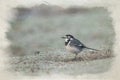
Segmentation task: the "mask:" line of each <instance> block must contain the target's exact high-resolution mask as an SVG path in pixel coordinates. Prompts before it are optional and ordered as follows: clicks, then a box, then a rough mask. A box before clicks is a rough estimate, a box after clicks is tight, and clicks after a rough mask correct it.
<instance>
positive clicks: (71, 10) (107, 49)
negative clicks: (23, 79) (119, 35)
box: [7, 4, 115, 75]
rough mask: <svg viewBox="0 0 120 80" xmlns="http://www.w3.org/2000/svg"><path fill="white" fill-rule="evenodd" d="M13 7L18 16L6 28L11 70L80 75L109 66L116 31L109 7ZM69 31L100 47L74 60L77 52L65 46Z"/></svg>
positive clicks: (88, 43) (29, 72)
mask: <svg viewBox="0 0 120 80" xmlns="http://www.w3.org/2000/svg"><path fill="white" fill-rule="evenodd" d="M13 11H14V12H15V18H14V19H13V20H12V21H10V24H11V28H10V29H9V31H8V32H7V38H8V39H9V40H10V41H11V45H10V46H9V50H10V51H11V56H12V57H11V59H10V60H9V61H10V66H11V67H9V70H10V71H14V72H23V73H25V74H32V75H33V74H35V75H36V73H39V74H44V73H45V74H50V73H55V74H56V73H57V74H58V73H62V74H69V75H80V74H84V73H92V74H96V73H101V72H105V71H107V70H109V68H110V65H111V62H112V61H113V59H112V58H111V54H112V52H111V50H112V46H113V43H114V38H115V32H114V29H113V27H112V19H111V18H110V16H109V15H110V13H109V12H108V11H107V9H105V8H103V7H94V8H88V7H80V6H71V7H68V8H63V7H61V6H57V5H46V4H41V5H36V6H33V7H30V8H26V7H22V6H19V7H16V8H14V9H13ZM66 34H71V35H73V36H75V37H76V38H77V39H79V40H80V41H81V42H83V43H84V44H85V45H86V46H88V47H91V48H95V49H98V50H100V51H99V52H97V53H96V52H89V51H88V52H83V53H84V54H80V55H79V56H80V57H82V58H83V59H84V61H80V60H79V61H71V59H73V58H74V54H69V52H67V51H66V50H65V46H64V40H63V39H61V37H62V36H64V35H66ZM39 52H40V53H39ZM79 56H78V57H79Z"/></svg>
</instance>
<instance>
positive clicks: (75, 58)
mask: <svg viewBox="0 0 120 80" xmlns="http://www.w3.org/2000/svg"><path fill="white" fill-rule="evenodd" d="M77 55H78V54H77V53H75V57H74V58H73V59H72V60H73V61H74V60H77Z"/></svg>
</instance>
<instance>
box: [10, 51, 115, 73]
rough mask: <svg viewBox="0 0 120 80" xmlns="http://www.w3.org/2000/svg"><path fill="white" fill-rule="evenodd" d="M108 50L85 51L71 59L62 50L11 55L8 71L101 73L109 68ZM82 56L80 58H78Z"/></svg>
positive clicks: (109, 54)
mask: <svg viewBox="0 0 120 80" xmlns="http://www.w3.org/2000/svg"><path fill="white" fill-rule="evenodd" d="M112 57H113V55H112V53H111V51H110V50H102V51H99V52H93V51H92V52H90V51H89V52H86V53H83V54H82V55H81V54H80V55H79V56H78V59H77V60H75V61H73V60H72V59H73V58H74V55H72V54H66V53H64V52H62V51H60V52H58V53H52V52H51V53H47V55H45V54H44V53H42V52H41V53H39V54H36V53H35V54H33V55H29V56H24V57H12V58H11V59H10V65H11V67H9V68H8V70H9V71H13V72H18V73H23V74H25V75H38V74H52V73H62V74H69V75H79V74H84V73H91V74H96V73H101V72H105V71H107V70H109V68H110V66H111V62H112V60H113V59H112ZM80 58H82V60H81V59H80Z"/></svg>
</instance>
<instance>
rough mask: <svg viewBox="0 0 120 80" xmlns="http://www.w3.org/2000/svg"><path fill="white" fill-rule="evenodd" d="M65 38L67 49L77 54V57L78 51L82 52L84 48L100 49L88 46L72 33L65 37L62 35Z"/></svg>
mask: <svg viewBox="0 0 120 80" xmlns="http://www.w3.org/2000/svg"><path fill="white" fill-rule="evenodd" d="M61 38H63V39H65V47H66V49H67V50H68V51H69V52H71V53H74V54H75V58H74V59H76V57H77V55H78V53H80V52H81V51H82V50H83V49H90V50H95V51H99V50H96V49H92V48H89V47H86V46H85V45H84V44H83V43H81V42H80V41H79V40H78V39H76V38H75V37H73V36H72V35H70V34H67V35H65V36H64V37H61Z"/></svg>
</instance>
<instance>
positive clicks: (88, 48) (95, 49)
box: [85, 47, 100, 51]
mask: <svg viewBox="0 0 120 80" xmlns="http://www.w3.org/2000/svg"><path fill="white" fill-rule="evenodd" d="M85 48H86V49H90V50H94V51H100V50H97V49H93V48H89V47H85Z"/></svg>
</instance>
